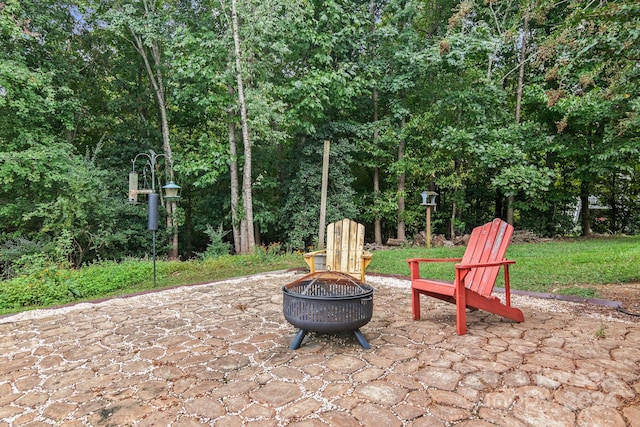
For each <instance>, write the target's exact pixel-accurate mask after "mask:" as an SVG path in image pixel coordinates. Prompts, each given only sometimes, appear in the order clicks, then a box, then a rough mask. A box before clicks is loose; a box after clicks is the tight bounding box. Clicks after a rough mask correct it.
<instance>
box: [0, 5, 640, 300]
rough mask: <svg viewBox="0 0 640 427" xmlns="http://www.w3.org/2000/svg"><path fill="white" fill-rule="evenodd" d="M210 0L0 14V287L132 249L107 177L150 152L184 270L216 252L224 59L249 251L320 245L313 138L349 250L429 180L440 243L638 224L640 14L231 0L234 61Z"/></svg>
mask: <svg viewBox="0 0 640 427" xmlns="http://www.w3.org/2000/svg"><path fill="white" fill-rule="evenodd" d="M228 3H229V2H225V1H220V0H200V1H196V2H193V1H183V0H125V1H119V2H113V1H106V0H66V1H64V2H62V1H59V0H19V1H18V0H6V1H4V2H2V3H0V250H1V252H0V277H2V278H4V279H9V278H11V277H19V276H21V275H22V276H23V277H27V276H24V275H29V274H32V272H33V271H36V272H42V271H44V270H43V269H44V268H52V269H54V270H55V271H58V270H57V269H63V270H64V269H66V268H68V267H79V266H80V265H83V264H86V263H96V262H98V263H100V262H101V261H103V260H111V261H123V260H126V259H129V258H132V257H134V258H139V257H145V256H150V254H151V238H150V233H149V232H148V231H146V220H145V217H146V204H145V203H144V200H143V199H144V197H143V196H141V198H140V199H141V200H140V202H141V203H140V204H139V205H128V204H127V191H128V187H127V173H128V171H129V170H130V169H131V159H133V158H134V157H135V156H136V155H137V154H138V153H141V152H148V150H150V149H153V150H155V151H156V152H162V151H163V149H164V148H163V144H166V142H168V141H169V137H170V140H171V146H172V151H173V154H172V156H173V157H172V159H173V165H174V169H175V174H176V175H175V179H176V181H177V182H178V183H179V184H180V185H181V186H182V188H183V191H182V199H181V201H180V203H179V204H178V211H177V212H176V214H175V217H176V219H177V221H178V225H179V227H178V230H179V249H180V256H181V258H182V259H184V260H187V259H193V258H196V257H198V256H200V255H202V254H207V253H208V255H207V256H213V257H214V258H215V257H216V256H218V255H219V254H222V253H225V252H226V248H227V243H229V242H230V240H231V239H232V236H233V234H231V233H228V231H229V230H231V229H232V227H234V226H237V224H236V223H234V222H232V214H231V211H232V197H231V194H232V192H233V191H232V188H233V187H232V183H233V181H232V178H231V174H230V167H231V166H232V165H234V164H235V162H237V164H238V166H239V167H240V169H242V168H243V167H244V165H245V163H244V162H245V159H246V157H245V156H246V151H245V152H243V151H242V150H238V151H237V152H235V151H232V150H231V143H230V140H233V139H234V137H235V140H236V142H237V143H238V145H239V146H241V145H242V142H243V141H242V136H241V135H240V133H239V131H238V129H239V128H240V116H241V114H240V110H239V107H238V103H239V100H238V86H237V80H236V75H235V71H236V68H235V66H234V65H233V64H234V60H235V59H238V63H241V64H242V66H243V68H242V70H241V71H242V74H243V77H244V81H245V85H246V87H245V88H244V89H245V90H244V92H245V97H246V104H247V111H248V127H249V128H250V131H251V133H250V135H251V141H250V142H251V144H250V145H251V148H252V150H253V151H252V161H251V168H250V170H249V172H250V176H251V186H250V190H251V191H250V193H251V195H252V197H253V198H252V205H253V222H254V223H253V224H250V227H251V228H252V229H253V230H255V233H256V243H257V244H258V245H260V244H271V243H273V242H281V243H278V244H282V245H283V247H285V248H287V249H289V250H291V249H295V250H298V249H303V248H306V247H309V246H312V245H314V244H316V243H317V241H316V239H317V233H318V224H319V211H320V207H319V203H320V181H321V180H320V177H321V163H322V149H323V142H324V141H325V140H330V141H331V156H330V180H329V194H328V207H327V222H331V221H334V220H337V219H340V218H342V217H350V218H353V219H356V220H358V221H360V222H364V223H365V224H366V230H367V233H369V235H368V236H367V239H368V240H373V239H374V236H373V229H374V227H373V225H374V223H375V224H380V225H381V227H380V228H381V238H382V240H383V241H384V240H386V239H387V238H390V237H392V238H393V237H396V236H397V234H398V233H399V231H398V230H399V227H400V226H399V223H400V222H402V223H403V224H404V225H406V232H407V237H408V238H412V237H413V236H414V235H415V234H417V233H419V232H420V231H421V230H422V229H423V228H424V213H425V211H424V207H423V206H420V193H421V192H422V191H424V190H427V189H430V190H433V191H437V192H438V193H439V199H438V208H437V211H436V212H435V214H434V218H433V227H434V233H438V234H446V235H447V236H449V235H450V234H460V233H463V232H467V231H469V230H470V229H471V228H472V227H474V226H476V225H478V224H480V223H483V222H485V221H486V220H488V219H491V218H493V217H502V218H511V217H512V218H513V222H514V225H515V226H516V228H518V229H529V230H532V231H534V232H536V233H538V234H541V235H559V234H560V235H562V234H575V233H582V234H585V235H586V234H589V233H590V231H591V229H593V230H594V231H597V232H601V233H626V234H636V233H638V232H640V179H639V178H640V177H639V175H640V161H639V160H640V139H639V133H640V119H639V118H638V112H639V111H638V110H639V108H640V101H639V98H638V94H639V93H640V87H639V84H640V83H639V82H640V78H639V77H640V67H638V66H637V61H638V57H640V40H639V38H640V5H639V4H638V2H637V1H633V0H609V1H599V2H582V1H578V0H569V1H565V2H551V1H547V0H517V1H501V0H491V1H478V0H462V1H454V0H444V1H442V0H377V1H376V0H368V1H363V0H359V1H358V0H355V1H354V0H326V1H325V0H322V1H320V0H303V1H295V2H291V1H288V0H286V1H285V0H272V1H269V2H264V1H257V0H242V1H241V0H237V1H236V3H237V6H238V15H239V28H238V32H239V34H238V36H239V41H240V48H241V49H240V50H239V51H238V52H239V54H238V53H236V52H234V50H233V46H234V40H233V37H232V33H233V31H232V26H231V22H232V20H231V11H230V5H229V4H228ZM238 55H239V56H238ZM236 56H238V57H237V58H236ZM149 61H151V63H149ZM153 61H156V62H153ZM160 83H161V84H162V86H158V85H159V84H160ZM161 104H162V105H161ZM165 113H166V114H165ZM167 126H168V135H167V134H166V132H165V131H166V130H167ZM236 153H237V154H236ZM141 169H143V168H141ZM247 169H249V168H247ZM146 172H147V176H146V181H147V184H148V180H149V178H150V174H148V172H149V171H148V170H147V171H146ZM156 177H158V178H159V182H158V183H157V184H158V185H159V186H161V185H162V184H163V183H164V180H165V178H166V176H165V174H164V173H158V174H157V175H156ZM142 181H145V177H143V176H141V182H142ZM590 196H597V197H599V203H600V204H601V205H605V206H607V207H608V209H606V210H601V211H597V212H590V210H589V209H586V206H587V205H588V202H589V197H590ZM578 200H580V201H581V203H582V206H583V207H585V208H583V209H582V211H581V221H576V219H575V218H574V217H573V213H574V212H575V207H576V203H577V201H578ZM405 201H406V209H401V205H404V204H405ZM245 212H246V211H245ZM160 214H161V216H162V218H161V219H163V220H164V219H165V215H166V212H165V211H164V209H161V213H160ZM399 217H400V218H399ZM244 219H245V218H243V217H242V215H240V218H238V219H236V222H238V221H242V220H244ZM161 224H166V222H164V221H161ZM219 224H222V229H221V230H219V231H218V229H217V227H218V226H219ZM212 225H215V227H216V228H212ZM172 235H173V230H168V229H167V228H166V227H164V226H161V227H160V230H159V232H158V244H159V246H158V252H159V253H163V254H164V253H166V251H167V249H168V248H169V247H170V246H172V245H173V243H172V242H170V240H169V239H170V237H171V236H172ZM221 236H224V239H222V240H221V239H220V237H221ZM215 239H217V240H215ZM54 270H50V271H54ZM47 271H49V270H47ZM46 274H49V273H48V272H47V273H46ZM62 276H64V275H62ZM64 277H66V276H64ZM25 280H26V279H25ZM24 283H27V285H25V286H23V288H24V293H25V296H24V298H26V299H27V300H30V298H32V297H30V296H29V295H28V294H29V292H27V291H28V289H30V288H28V283H35V282H29V280H26V281H25V282H24ZM16 286H18V285H16ZM16 289H17V288H16ZM72 289H74V288H73V286H71V287H68V290H67V291H65V290H64V289H62V290H61V289H60V287H56V286H53V287H50V292H51V293H52V295H67V296H68V297H69V298H71V297H76V295H75V294H74V292H78V291H73V290H72ZM65 292H66V293H65ZM69 295H71V296H69ZM81 296H84V295H82V294H81ZM46 298H48V297H46ZM46 298H45V300H46Z"/></svg>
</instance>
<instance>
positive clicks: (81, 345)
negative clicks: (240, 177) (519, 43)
mask: <svg viewBox="0 0 640 427" xmlns="http://www.w3.org/2000/svg"><path fill="white" fill-rule="evenodd" d="M299 274H300V273H282V272H279V273H274V274H268V275H262V276H254V277H249V278H243V279H239V280H233V281H225V282H218V283H212V284H208V285H198V286H190V287H182V288H178V289H172V290H166V291H161V292H155V293H148V294H144V295H138V296H133V297H128V298H116V299H111V300H108V301H103V302H99V303H84V304H79V305H75V306H72V307H65V308H59V309H52V310H39V311H36V312H31V313H21V314H18V315H14V316H5V317H3V318H0V420H1V421H0V427H4V426H49V425H56V426H69V427H70V426H126V425H131V426H254V425H255V426H258V425H259V426H285V425H290V426H328V425H331V426H347V427H348V426H372V425H375V426H454V425H455V426H459V427H485V426H505V427H507V426H508V427H519V426H545V427H550V426H599V427H607V426H612V427H618V426H619V427H624V426H631V427H640V323H638V322H635V323H634V322H625V321H621V320H620V319H617V318H614V317H612V316H607V314H606V312H603V311H602V310H601V311H600V312H597V313H595V314H592V312H593V310H591V308H590V307H588V306H586V305H581V304H575V303H560V302H553V303H544V304H541V303H539V302H536V301H534V299H533V298H530V297H514V298H513V303H514V305H516V306H518V307H520V308H522V310H523V312H524V314H525V322H524V323H520V324H517V323H513V322H510V321H507V320H503V319H501V318H499V317H496V316H494V315H491V314H487V313H483V312H481V311H475V312H471V313H469V315H468V324H469V328H468V329H469V332H468V334H467V335H464V336H457V335H456V334H455V313H454V307H453V306H452V305H448V304H445V303H441V302H438V301H429V300H427V299H423V319H422V320H421V321H412V320H411V306H410V305H411V304H410V294H409V291H408V289H409V282H408V281H406V280H405V281H402V280H397V281H396V283H395V284H396V285H397V286H389V285H388V284H387V282H385V281H384V280H382V279H380V278H375V277H368V278H367V279H368V282H369V283H370V284H372V285H373V286H374V287H375V288H376V290H375V295H374V314H373V318H372V320H371V322H369V323H368V324H367V325H365V326H364V327H363V328H362V329H361V330H362V333H363V334H364V335H365V337H366V338H367V340H368V342H369V343H370V344H371V349H370V350H364V349H363V348H362V347H361V346H360V345H358V343H357V341H356V339H355V338H354V336H353V335H352V334H350V333H339V334H331V335H327V334H314V333H310V334H309V335H307V338H305V340H304V342H303V344H302V346H301V347H300V348H299V349H298V350H295V351H293V350H290V349H289V345H290V344H291V341H292V339H293V337H294V335H295V333H296V332H297V331H296V329H295V328H293V327H292V326H291V325H289V324H288V323H287V322H286V321H285V319H284V317H283V315H282V293H281V287H282V286H283V285H284V284H286V283H289V282H291V281H293V280H295V279H296V278H297V277H299Z"/></svg>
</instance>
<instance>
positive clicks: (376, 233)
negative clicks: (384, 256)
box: [373, 166, 382, 245]
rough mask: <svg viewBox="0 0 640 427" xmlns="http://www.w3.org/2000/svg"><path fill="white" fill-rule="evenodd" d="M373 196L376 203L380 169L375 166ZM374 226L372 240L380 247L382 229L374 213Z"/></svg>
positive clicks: (377, 216)
mask: <svg viewBox="0 0 640 427" xmlns="http://www.w3.org/2000/svg"><path fill="white" fill-rule="evenodd" d="M373 194H374V197H375V200H376V201H377V200H378V197H379V196H380V168H379V167H377V166H376V167H374V168H373ZM374 224H375V226H374V228H373V230H374V239H375V242H376V244H378V245H381V244H382V227H381V225H380V214H378V213H376V217H375V223H374Z"/></svg>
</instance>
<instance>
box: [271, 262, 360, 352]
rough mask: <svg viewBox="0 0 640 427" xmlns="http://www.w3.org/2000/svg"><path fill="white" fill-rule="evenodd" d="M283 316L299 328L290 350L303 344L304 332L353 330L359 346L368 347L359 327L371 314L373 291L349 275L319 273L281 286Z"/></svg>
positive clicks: (333, 272) (332, 272)
mask: <svg viewBox="0 0 640 427" xmlns="http://www.w3.org/2000/svg"><path fill="white" fill-rule="evenodd" d="M282 294H283V302H282V305H283V312H284V317H285V319H287V321H288V322H289V323H291V324H292V325H293V326H295V327H296V328H300V330H299V331H298V333H297V334H296V337H295V338H294V340H293V342H292V343H291V349H292V350H296V349H298V348H299V347H300V344H302V340H303V339H304V337H305V336H306V335H307V332H321V333H331V332H342V331H353V334H354V335H355V337H356V339H357V340H358V343H360V345H361V346H362V347H364V348H365V349H369V348H371V347H370V346H369V343H368V342H367V340H366V339H365V338H364V336H363V335H362V333H361V332H360V330H359V328H360V327H361V326H364V325H366V324H367V323H368V322H369V321H370V320H371V316H372V314H373V288H372V287H371V286H368V285H366V284H364V283H362V282H360V281H358V280H356V279H354V278H353V277H351V276H349V275H348V274H344V273H339V272H335V271H322V272H316V273H311V274H308V275H306V276H304V277H301V278H300V279H298V280H296V281H294V282H291V283H289V284H287V285H284V286H283V287H282Z"/></svg>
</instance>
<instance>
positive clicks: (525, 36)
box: [506, 6, 529, 225]
mask: <svg viewBox="0 0 640 427" xmlns="http://www.w3.org/2000/svg"><path fill="white" fill-rule="evenodd" d="M527 8H528V6H527ZM528 42H529V10H527V11H526V12H525V15H524V23H523V25H522V42H521V43H520V55H519V58H518V61H519V63H520V64H519V65H520V69H519V71H518V87H517V89H516V123H517V124H520V117H521V113H522V93H523V91H524V71H525V63H526V60H527V44H528ZM514 202H515V195H514V194H511V195H509V196H508V197H507V218H506V220H507V223H509V224H511V225H513V211H514Z"/></svg>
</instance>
